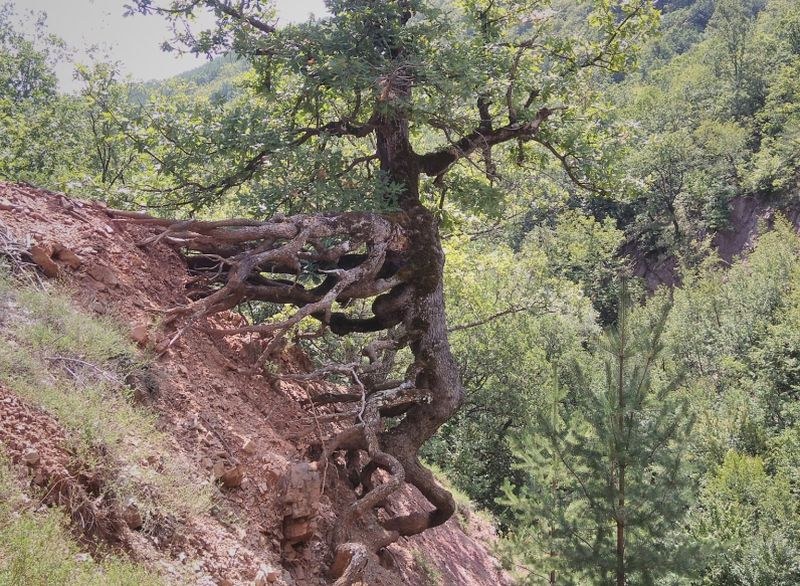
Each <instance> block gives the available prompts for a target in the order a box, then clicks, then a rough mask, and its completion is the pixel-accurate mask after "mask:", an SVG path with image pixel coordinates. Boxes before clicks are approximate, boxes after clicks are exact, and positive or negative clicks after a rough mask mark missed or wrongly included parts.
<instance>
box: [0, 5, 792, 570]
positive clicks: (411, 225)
mask: <svg viewBox="0 0 800 586" xmlns="http://www.w3.org/2000/svg"><path fill="white" fill-rule="evenodd" d="M123 4H124V3H122V2H120V11H122V10H124V9H125V7H124V6H123ZM129 4H130V6H128V8H127V9H128V10H129V11H131V12H134V13H136V14H137V15H138V16H137V18H154V19H156V18H162V19H166V20H168V21H170V22H172V23H173V24H174V25H175V27H174V30H175V31H176V38H174V39H171V40H170V41H169V43H168V44H169V45H170V46H171V47H172V49H173V50H185V51H190V52H195V53H197V54H201V55H207V56H208V57H209V58H210V59H211V60H210V61H209V63H207V64H206V65H204V66H203V67H200V68H198V69H196V70H194V71H191V72H188V73H186V74H183V75H180V76H177V77H175V78H172V79H169V80H166V81H160V82H146V83H140V82H131V81H128V80H125V79H122V78H121V76H120V74H119V73H118V71H117V70H116V69H115V66H114V65H112V64H104V63H94V64H90V65H82V66H79V67H78V69H77V71H76V75H77V76H79V78H80V79H81V80H82V83H83V86H82V87H83V89H82V91H81V92H80V93H79V94H77V95H65V94H61V93H59V92H58V90H57V82H56V78H55V74H54V66H55V64H56V63H57V62H58V61H59V60H60V59H63V58H64V54H65V53H64V52H65V49H66V48H65V47H64V46H63V43H61V41H59V40H58V39H56V38H54V37H51V36H48V34H47V31H46V27H45V24H44V22H42V23H41V24H40V25H39V29H38V34H36V35H35V36H26V35H24V34H22V33H21V32H19V31H20V30H21V27H20V18H23V15H22V14H21V9H22V7H21V6H19V5H18V6H17V7H16V8H15V7H14V6H13V4H11V3H7V4H5V5H4V6H3V8H2V9H0V179H2V180H5V181H11V182H22V183H26V184H29V185H35V186H37V187H41V188H46V189H49V190H53V191H58V192H65V193H67V194H69V195H70V196H71V197H76V198H84V199H90V200H99V201H101V202H103V203H104V205H107V206H109V207H111V208H119V210H120V211H119V212H114V213H117V214H118V215H117V216H114V217H115V218H116V219H117V220H119V221H127V222H131V223H133V224H137V225H142V226H145V227H148V228H149V229H151V230H152V233H151V234H150V236H149V238H148V239H147V240H145V243H146V244H148V245H149V244H152V245H156V244H157V245H159V246H161V245H165V244H169V245H171V246H172V247H174V248H175V249H179V250H181V251H182V254H183V255H184V258H185V261H186V263H187V264H186V267H187V270H188V271H189V272H190V274H191V275H192V280H191V282H187V293H186V295H187V302H186V303H185V304H177V305H176V306H175V307H171V308H170V307H164V308H162V309H163V310H164V312H165V314H164V318H163V319H160V320H159V321H158V324H157V327H158V328H162V329H163V332H164V339H165V340H167V341H168V342H169V341H170V340H172V341H171V342H169V344H172V343H173V342H174V343H179V340H180V339H181V338H182V337H187V338H189V339H194V337H198V338H197V339H201V338H202V336H206V335H209V336H210V335H211V334H209V333H208V331H207V329H208V328H206V327H205V326H202V325H201V324H203V323H205V321H206V320H220V319H228V318H224V317H223V318H221V317H220V316H226V315H228V314H227V313H225V312H228V311H231V312H235V314H236V316H237V317H236V319H240V320H241V324H240V325H237V326H235V327H234V326H231V325H228V326H226V327H225V328H221V327H218V326H215V328H217V329H218V330H219V331H217V332H216V334H215V335H217V336H222V337H223V338H224V336H226V335H244V334H247V335H248V336H251V337H255V338H257V339H258V340H259V342H258V343H259V344H261V347H263V352H262V353H261V354H260V356H258V357H256V359H254V360H255V362H254V366H253V365H251V366H252V367H253V368H255V369H257V372H258V373H259V374H258V376H262V377H264V380H277V379H280V377H281V376H283V375H282V374H281V372H280V369H281V368H282V366H281V364H282V362H281V360H283V359H282V358H281V357H282V356H285V355H286V354H285V353H292V352H297V353H298V355H302V356H304V359H306V358H307V361H308V362H307V364H306V366H307V371H308V372H305V373H301V374H299V375H298V373H296V372H295V373H293V375H295V379H294V380H296V381H301V382H303V381H304V382H306V383H308V385H309V388H314V389H315V391H314V392H317V391H318V390H319V389H317V388H316V387H313V385H319V384H327V385H330V386H328V387H325V389H326V392H325V393H323V394H319V395H315V396H314V398H311V399H309V400H310V408H311V409H312V410H313V418H314V420H315V421H316V423H317V425H318V426H319V425H320V418H319V414H318V412H317V409H318V408H319V407H320V406H322V408H323V409H334V407H331V406H330V405H336V407H335V410H334V411H325V412H324V413H323V415H322V417H321V421H322V424H324V425H329V424H330V423H331V422H335V424H334V426H333V427H325V434H321V429H322V428H319V429H318V431H319V432H320V436H322V435H324V436H325V439H324V441H322V443H321V444H320V445H317V446H310V447H309V452H308V453H306V454H304V455H303V457H301V458H299V459H300V460H302V461H306V460H307V461H309V462H311V461H313V462H314V463H315V465H316V464H318V465H319V466H320V467H324V469H325V470H326V475H323V477H322V479H321V482H322V486H323V489H324V487H325V482H328V483H329V484H331V486H334V483H338V484H335V486H336V487H337V488H336V490H337V491H339V492H338V493H337V494H338V495H339V497H338V498H339V499H340V500H339V502H337V503H336V506H334V505H332V506H331V509H330V513H331V515H337V517H336V518H337V519H339V520H340V521H341V524H342V526H344V527H346V530H345V529H343V530H341V531H339V530H337V531H333V530H331V531H330V534H326V535H325V537H324V539H323V538H322V537H319V536H317V537H319V539H320V540H321V541H324V542H325V543H326V545H325V547H327V548H329V551H328V550H326V551H325V553H324V555H323V554H320V557H319V558H318V559H320V560H323V559H324V560H325V562H324V563H325V564H326V567H327V565H330V566H331V573H330V574H326V575H325V576H322V574H319V575H315V577H314V580H319V581H318V582H315V581H311V578H308V580H309V581H307V582H303V580H302V579H300V580H298V582H297V583H298V584H303V583H308V584H316V583H325V580H329V581H331V582H332V581H334V580H336V584H350V583H355V582H356V581H357V580H363V581H364V583H367V584H372V583H375V584H378V583H384V582H380V581H374V582H372V581H370V580H379V579H378V578H376V577H375V576H378V575H380V576H381V578H380V579H381V580H382V579H386V578H385V576H384V574H383V573H381V572H383V570H375V568H378V567H379V566H380V567H383V568H384V569H386V568H388V569H389V570H391V567H392V566H391V565H389V564H387V563H385V554H384V552H385V551H386V550H385V548H386V547H387V546H389V545H390V544H391V543H393V542H396V541H397V540H398V538H401V536H402V537H410V536H412V535H416V534H420V533H421V534H422V536H426V535H430V534H431V533H430V531H431V530H433V528H434V527H436V526H437V525H440V524H441V523H443V522H445V521H446V520H447V519H448V518H450V517H451V516H452V515H455V518H456V519H458V520H459V521H464V518H463V517H462V516H460V515H461V513H459V511H458V510H457V509H458V507H457V506H456V503H455V501H454V499H453V497H452V496H451V492H456V493H457V494H458V495H460V496H459V499H460V500H461V503H462V505H463V502H464V499H466V498H468V499H469V500H471V501H472V502H473V503H475V505H476V506H477V507H478V508H480V509H482V511H483V512H484V513H485V514H486V516H488V517H490V518H491V520H492V523H493V524H495V526H496V528H497V530H498V533H499V534H500V536H501V538H500V540H499V542H498V544H497V545H496V546H495V551H496V555H497V556H498V557H499V558H500V559H501V560H502V561H503V563H504V565H505V567H506V569H507V571H508V572H509V574H510V575H512V576H513V577H514V579H515V580H517V583H519V584H598V585H599V584H617V585H618V586H624V585H626V584H628V585H638V584H659V585H661V584H676V585H677V584H686V585H688V584H702V585H709V586H711V585H714V586H734V585H735V586H751V585H758V586H772V585H785V586H789V585H795V584H800V545H798V544H800V427H799V423H800V422H799V421H798V419H800V237H798V235H797V233H798V229H799V228H800V1H798V0H675V1H668V0H663V1H662V0H655V1H649V0H615V1H608V0H592V1H587V2H575V1H572V0H552V1H548V0H502V1H498V0H485V1H483V0H438V1H431V2H423V1H421V0H419V1H418V0H411V1H408V0H396V1H395V0H392V1H390V2H372V1H369V0H335V1H334V0H331V1H329V2H327V5H328V8H329V11H330V15H329V16H326V17H322V18H320V19H318V20H313V21H310V22H307V23H303V24H298V25H289V26H286V27H282V28H275V27H273V25H272V20H271V12H270V11H269V7H268V4H269V3H267V2H244V3H239V2H228V1H226V0H201V1H199V2H198V1H188V0H173V1H172V2H169V3H160V4H156V3H152V2H149V1H147V0H136V1H134V2H131V3H129ZM206 10H207V11H210V12H211V13H212V14H213V15H214V18H215V21H214V25H213V27H212V28H211V29H209V30H203V31H200V30H195V29H193V28H192V27H191V26H186V27H185V26H184V24H185V23H186V22H191V18H190V17H192V16H193V15H194V14H195V13H199V12H201V11H206ZM3 204H4V202H3V201H2V200H0V210H2V209H5V208H3V207H2V206H3ZM7 207H8V204H7ZM109 213H110V214H111V215H112V216H113V213H111V212H109ZM229 218H240V219H239V220H235V221H234V220H228V219H229ZM0 226H2V224H0ZM23 252H24V251H23ZM4 253H5V256H7V257H9V258H10V254H9V252H8V250H5V251H4V250H3V249H2V248H0V262H1V261H2V257H3V255H4ZM25 254H30V253H29V252H27V253H25ZM445 308H446V313H445ZM1 321H2V320H0V322H1ZM154 327H156V326H155V325H154ZM173 336H174V337H173ZM202 339H203V340H205V338H202ZM209 339H210V338H209ZM220 343H221V342H220ZM168 349H169V346H168V347H167V348H159V350H161V351H166V350H168ZM282 353H283V354H282ZM304 364H305V363H304ZM270 377H273V379H271V378H270ZM274 377H277V378H274ZM319 381H327V382H325V383H321V382H319ZM0 382H2V373H0ZM310 396H311V395H309V397H310ZM315 401H316V402H315ZM353 404H356V405H359V406H360V407H358V408H356V409H355V410H354V411H353V410H351V407H352V405H353ZM326 405H327V406H326ZM348 418H349V419H348ZM319 439H320V440H322V437H320V438H319ZM0 457H2V446H0ZM329 466H330V469H331V470H332V471H335V474H333V472H331V473H330V474H333V475H334V476H335V480H334V479H333V477H332V476H330V475H329V474H328V473H327V470H328V467H329ZM429 469H432V470H433V475H431V473H430V472H429ZM2 473H3V471H2V470H0V479H2V478H3V476H2ZM406 484H407V485H412V486H414V487H416V489H417V490H419V491H420V492H419V493H414V494H418V497H419V498H418V501H413V503H412V504H409V503H407V502H406V503H405V504H404V505H402V506H400V505H396V504H393V505H389V506H384V505H385V504H386V502H390V503H391V501H386V499H387V498H389V495H390V494H392V493H393V492H394V491H396V490H398V487H402V486H405V485H406ZM345 485H346V486H347V487H348V488H347V489H346V490H345V489H344V488H342V487H343V486H345ZM443 486H446V487H448V488H443ZM0 490H2V487H1V486H0ZM347 491H350V492H347ZM423 497H424V498H423ZM348 499H350V500H348ZM344 503H348V504H347V506H345V504H344ZM420 503H422V504H420ZM412 505H413V506H412ZM337 507H338V508H337ZM407 509H408V510H407ZM412 509H413V510H412ZM466 510H470V509H466ZM0 512H2V509H0ZM469 514H473V513H469ZM467 520H468V519H467ZM326 522H327V521H326ZM317 537H315V539H316V538H317ZM2 539H3V533H2V532H0V581H2V579H3V571H4V565H3V564H4V563H5V562H4V559H7V558H4V549H3V548H4V544H3V541H2ZM401 539H402V538H401ZM431 539H434V538H431ZM401 542H402V541H401ZM265 547H270V546H269V545H267V546H265ZM415 555H416V554H415ZM315 559H317V558H315ZM367 560H369V561H367ZM284 561H285V560H284ZM416 563H417V566H419V567H418V568H417V573H416V574H414V576H416V578H413V579H419V576H421V575H423V574H424V575H425V576H426V577H427V578H426V579H429V580H430V582H431V583H433V584H436V583H439V584H460V583H465V584H466V583H467V582H465V581H464V580H466V579H465V578H461V579H460V580H462V582H459V578H458V577H457V574H453V573H444V574H442V573H441V572H440V571H439V570H437V569H436V568H434V567H431V568H430V571H423V570H422V569H420V568H423V567H427V566H426V563H427V562H425V561H424V560H416ZM365 568H366V569H365ZM131 571H133V570H131ZM376 571H377V573H375V572H376ZM398 575H399V574H398ZM402 575H403V580H405V582H398V583H410V582H408V580H409V579H412V578H409V577H408V576H409V575H410V574H402ZM398 579H399V578H398Z"/></svg>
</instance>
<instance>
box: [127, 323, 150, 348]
mask: <svg viewBox="0 0 800 586" xmlns="http://www.w3.org/2000/svg"><path fill="white" fill-rule="evenodd" d="M131 338H132V339H133V341H134V342H136V343H137V344H138V345H139V346H146V345H147V341H148V339H149V336H148V333H147V326H146V325H144V324H139V325H137V326H134V327H133V328H131Z"/></svg>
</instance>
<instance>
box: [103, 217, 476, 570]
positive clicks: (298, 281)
mask: <svg viewBox="0 0 800 586" xmlns="http://www.w3.org/2000/svg"><path fill="white" fill-rule="evenodd" d="M112 214H113V215H115V216H116V217H117V219H118V221H129V222H136V223H139V224H143V225H146V226H149V227H152V228H153V230H154V233H153V235H152V236H150V237H148V238H146V239H145V240H144V241H143V242H141V243H140V245H141V246H149V245H153V244H156V243H159V242H160V243H167V244H170V245H173V246H177V247H179V248H181V249H182V250H183V251H184V254H185V257H186V260H187V263H188V265H189V268H190V270H191V271H192V273H193V274H194V278H193V279H192V283H191V286H192V290H191V292H190V298H191V299H192V301H191V302H190V303H189V304H188V305H186V306H182V307H177V308H174V309H173V310H171V311H170V312H169V313H168V318H167V323H168V324H175V325H174V327H175V330H176V333H175V334H174V335H173V336H172V338H171V340H170V342H169V344H170V345H171V344H173V343H174V342H175V341H176V340H177V339H178V338H179V337H180V336H181V334H182V333H183V332H185V331H187V330H188V329H190V328H195V327H198V325H199V324H200V323H201V322H204V321H205V318H207V317H208V316H211V315H213V314H216V313H219V312H221V311H225V310H231V309H234V308H236V307H237V306H238V305H240V304H242V303H244V302H251V301H263V302H269V303H273V304H280V305H284V306H286V307H287V310H286V311H285V312H284V313H282V317H281V318H280V319H277V320H273V321H263V322H251V323H247V324H245V325H242V326H240V327H235V328H227V329H212V328H210V327H208V326H202V327H203V329H205V330H206V331H208V332H210V333H211V334H213V335H220V336H226V335H235V334H243V333H248V334H257V335H260V336H262V337H263V338H264V340H265V342H264V351H263V352H262V354H261V357H260V358H259V359H258V361H257V363H256V368H258V369H261V368H262V365H263V363H264V362H265V361H267V360H269V359H270V358H271V357H273V356H275V355H277V353H278V352H279V351H280V350H282V348H283V347H284V345H285V344H286V343H287V334H288V333H289V332H290V331H297V330H298V328H301V327H303V326H302V324H304V323H305V321H304V320H307V318H313V319H315V320H317V321H319V323H320V327H319V328H318V329H317V330H316V331H313V332H312V331H307V333H303V332H301V333H300V337H305V338H313V337H316V336H319V335H321V334H322V333H323V332H324V331H325V329H328V330H330V331H331V332H333V333H334V334H337V335H347V334H351V333H355V332H360V333H380V332H382V335H380V336H377V337H373V338H369V339H368V340H367V342H366V345H365V347H364V348H363V350H362V352H361V355H362V358H360V359H357V360H355V361H353V362H350V363H347V364H328V365H326V366H323V367H322V368H320V369H319V370H317V371H315V372H312V373H306V374H294V375H286V374H284V375H277V376H278V378H283V379H293V380H296V381H303V380H315V379H316V380H320V379H325V378H327V377H330V376H336V377H339V380H341V378H342V377H345V378H346V379H348V380H349V381H350V383H351V385H352V386H351V388H350V389H349V390H348V391H346V392H343V393H327V394H326V395H323V396H317V397H312V396H311V395H309V399H308V401H309V405H310V406H311V408H312V412H313V417H314V423H315V425H316V427H317V432H318V433H319V432H320V427H319V426H320V425H321V424H322V423H328V422H332V421H337V422H343V421H346V420H349V421H351V422H352V425H351V426H350V427H346V428H345V429H343V430H341V431H340V432H338V433H336V434H334V435H333V436H332V437H329V438H327V439H326V440H323V439H322V438H321V437H320V441H321V443H322V454H321V456H320V458H319V463H320V465H321V466H322V468H323V469H327V465H328V462H329V461H330V460H331V458H332V457H333V455H334V453H336V452H339V451H345V452H346V454H347V462H348V469H349V470H348V472H349V474H348V476H349V477H350V478H351V479H352V480H353V481H354V483H356V484H360V486H361V493H360V494H361V497H360V498H359V499H358V500H356V501H355V502H354V503H353V504H352V505H351V507H350V508H349V510H348V511H347V513H346V515H347V517H348V518H346V519H342V520H340V523H339V527H341V528H349V527H353V526H354V525H355V524H357V523H358V522H359V521H360V520H362V519H367V515H368V514H369V513H371V512H372V511H373V510H374V509H376V508H378V507H380V506H382V505H383V504H384V503H385V502H386V500H387V499H388V498H389V497H390V496H391V495H392V494H393V493H394V492H396V491H397V490H398V489H400V488H401V487H402V486H403V485H404V483H406V482H410V483H411V484H413V485H414V486H416V487H417V488H418V489H419V490H420V491H421V492H422V494H423V495H424V496H425V498H427V499H428V500H429V501H430V503H431V504H432V505H433V506H434V507H435V509H434V511H432V512H430V513H412V514H410V515H407V516H402V517H398V518H395V519H390V520H388V521H386V522H385V523H384V524H383V528H381V527H378V526H376V534H375V535H374V536H373V537H371V538H370V539H369V545H368V544H367V543H359V542H356V541H354V540H353V539H351V536H350V535H348V529H340V530H338V531H337V532H336V534H335V536H334V544H333V546H334V551H336V561H335V563H334V567H333V568H332V570H333V575H334V576H335V577H338V580H337V581H336V584H350V583H352V581H354V580H355V579H356V577H357V576H358V575H360V573H361V572H362V571H363V568H364V566H365V564H366V563H367V557H368V555H369V554H370V553H372V552H374V551H376V550H377V549H379V548H382V547H385V546H387V545H388V544H390V543H392V542H393V541H395V540H396V539H397V538H398V537H399V536H401V535H413V534H415V533H419V532H421V531H424V530H425V529H427V528H429V527H433V526H436V525H439V524H441V523H443V522H444V521H445V520H447V518H449V516H450V515H452V513H453V511H454V510H455V507H454V504H453V499H452V497H451V496H450V494H449V493H448V492H447V491H446V490H444V489H443V488H441V487H440V486H439V485H438V484H437V483H436V482H435V480H434V478H433V475H432V474H431V473H430V471H428V470H426V469H425V468H424V467H423V466H422V465H421V464H420V462H419V460H418V458H417V453H418V451H419V448H420V447H421V446H422V444H423V443H424V442H425V441H427V439H428V438H430V437H431V435H433V433H434V432H435V431H436V429H437V428H438V427H439V426H440V425H441V424H442V423H444V422H445V421H446V420H447V419H449V418H450V417H451V416H452V415H453V413H454V412H455V410H456V409H457V408H458V406H459V405H460V402H461V397H462V389H461V385H460V382H459V377H458V369H457V368H456V366H455V363H454V361H453V358H452V356H451V354H450V350H449V344H448V342H447V327H446V321H445V315H444V301H443V292H442V271H443V264H444V255H443V252H442V250H441V247H440V246H439V244H438V235H437V229H436V223H435V220H434V219H433V217H432V216H431V215H430V214H429V213H428V212H427V211H425V210H424V209H419V210H416V211H413V212H403V213H402V214H395V215H379V214H373V213H341V214H327V215H296V216H290V217H285V216H276V217H274V218H272V219H271V220H269V221H266V222H258V221H252V220H224V221H216V222H203V221H196V220H189V221H170V220H163V219H158V218H152V217H150V216H147V215H144V214H137V213H132V212H112ZM357 299H364V300H371V310H372V312H371V315H367V316H366V317H364V316H361V315H357V314H353V312H352V311H348V310H347V309H346V308H347V307H352V305H353V304H352V301H353V300H357ZM175 322H179V323H175ZM403 348H408V349H409V350H410V351H411V352H410V354H411V356H412V359H411V360H410V362H409V363H407V364H406V365H405V367H404V368H402V367H401V366H400V365H398V364H396V360H397V357H398V356H400V355H402V354H401V353H400V350H401V349H403ZM403 370H404V375H398V372H403ZM337 403H339V404H350V405H351V406H352V408H349V409H347V410H345V411H343V412H339V413H318V412H317V407H319V406H323V405H332V404H337ZM386 417H396V418H399V423H398V424H397V425H395V426H394V427H392V428H391V429H388V430H387V429H384V418H386ZM362 460H363V464H362ZM378 469H381V470H383V471H384V472H385V474H384V475H382V476H381V481H380V482H378V483H375V482H374V478H373V476H374V473H375V472H376V471H377V470H378Z"/></svg>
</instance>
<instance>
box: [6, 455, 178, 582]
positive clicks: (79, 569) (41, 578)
mask: <svg viewBox="0 0 800 586" xmlns="http://www.w3.org/2000/svg"><path fill="white" fill-rule="evenodd" d="M67 521H68V520H67V517H66V515H65V514H64V513H63V512H62V511H60V510H57V509H44V510H42V511H39V512H33V511H31V510H28V509H27V508H26V499H25V496H24V494H23V493H22V490H21V489H20V487H18V486H17V485H16V484H15V482H14V479H13V474H12V473H11V470H10V469H9V466H8V463H7V462H6V461H5V459H4V458H3V457H2V456H0V584H2V585H8V586H50V585H52V584H59V585H65V586H83V585H85V584H92V585H98V586H106V585H107V586H139V585H141V586H156V585H160V584H163V581H162V580H161V578H160V577H159V576H157V575H155V574H153V573H150V572H148V571H146V570H145V569H144V568H142V567H141V566H137V565H136V564H134V563H132V562H130V561H128V560H126V559H123V558H120V557H116V556H107V557H106V558H104V559H102V560H100V561H95V560H94V559H92V558H90V557H89V556H88V555H86V554H81V553H80V549H79V547H78V545H77V543H76V542H75V541H74V540H73V539H72V538H71V536H70V534H69V531H68V530H67Z"/></svg>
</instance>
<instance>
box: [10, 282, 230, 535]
mask: <svg viewBox="0 0 800 586" xmlns="http://www.w3.org/2000/svg"><path fill="white" fill-rule="evenodd" d="M0 316H2V317H0V382H2V383H3V384H4V385H5V386H6V387H8V388H10V389H11V390H12V391H14V392H15V393H16V394H18V395H20V396H22V397H24V398H26V399H27V400H29V401H31V402H32V403H35V404H36V405H39V406H40V407H42V408H43V409H45V410H46V411H48V412H49V413H50V414H52V415H53V416H54V417H55V418H56V419H57V420H58V421H59V423H61V425H63V426H64V427H65V428H66V429H67V430H68V433H69V436H68V437H69V441H70V447H71V449H72V450H73V451H74V453H75V455H76V457H77V458H78V460H79V461H80V463H81V465H82V466H85V467H87V468H88V469H89V470H90V471H92V472H96V473H99V475H100V476H101V477H102V478H104V479H105V488H106V490H107V491H108V493H109V497H110V498H112V499H115V500H116V501H118V502H124V503H127V502H134V503H136V505H137V507H138V508H139V510H140V512H141V513H142V515H143V518H144V521H145V530H147V529H149V528H152V525H153V524H154V523H160V522H161V520H163V519H181V518H184V517H187V516H191V515H195V514H199V513H203V512H206V511H208V510H209V509H210V508H211V506H212V504H213V495H214V494H215V491H214V488H213V486H212V485H211V484H210V483H209V482H208V481H207V480H206V479H201V478H199V477H196V476H195V475H194V473H193V472H192V470H191V467H190V466H189V464H188V463H187V462H186V461H185V460H184V459H183V458H182V457H180V456H178V455H177V454H176V451H175V450H173V449H171V445H172V439H171V438H169V437H168V436H166V435H165V434H163V433H161V432H159V431H158V430H157V429H156V426H155V415H154V414H153V413H152V412H150V411H148V410H147V409H145V408H143V407H141V406H137V405H135V404H134V403H133V402H132V391H131V389H130V388H128V387H127V385H125V383H124V382H123V381H125V380H126V378H127V377H128V375H129V374H130V373H131V372H133V371H134V370H139V371H141V370H143V369H144V370H146V368H147V361H146V359H145V358H144V357H142V356H141V355H140V354H139V353H138V351H137V349H136V348H135V347H134V346H133V344H132V343H131V342H130V340H129V339H128V337H127V336H126V335H125V333H124V332H123V331H122V330H121V328H120V327H119V326H118V325H117V324H116V323H114V322H113V321H112V320H109V319H104V318H97V317H95V316H91V315H88V314H86V313H83V312H81V311H78V310H77V309H76V308H75V307H74V306H73V305H72V303H71V302H70V300H69V297H68V296H67V295H66V294H65V293H63V292H60V291H58V290H57V289H50V290H45V289H41V288H39V287H34V286H31V285H27V284H23V283H20V282H19V281H17V280H15V279H13V278H12V277H10V276H9V275H8V273H3V272H2V270H0Z"/></svg>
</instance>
